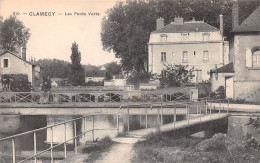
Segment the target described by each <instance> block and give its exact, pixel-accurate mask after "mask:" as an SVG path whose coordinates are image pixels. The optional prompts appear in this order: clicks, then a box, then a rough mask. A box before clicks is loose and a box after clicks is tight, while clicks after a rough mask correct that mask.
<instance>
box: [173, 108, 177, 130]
mask: <svg viewBox="0 0 260 163" xmlns="http://www.w3.org/2000/svg"><path fill="white" fill-rule="evenodd" d="M173 123H174V129H175V127H176V126H175V125H176V105H175V104H174V113H173Z"/></svg>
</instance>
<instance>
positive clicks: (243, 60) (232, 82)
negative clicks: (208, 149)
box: [212, 2, 260, 101]
mask: <svg viewBox="0 0 260 163" xmlns="http://www.w3.org/2000/svg"><path fill="white" fill-rule="evenodd" d="M238 14H239V12H238V4H237V3H236V2H234V4H233V8H232V21H233V22H232V25H233V27H232V28H233V29H232V31H231V32H232V33H233V39H232V41H231V43H230V56H232V64H230V65H225V66H223V67H221V68H219V69H216V70H213V71H212V91H215V90H216V89H217V87H218V86H221V85H222V86H224V87H225V88H226V89H225V90H226V97H227V98H234V99H245V100H247V101H259V99H260V23H258V22H259V19H260V7H258V8H257V9H256V10H255V11H254V12H253V13H252V14H251V15H249V17H247V18H246V19H245V20H244V21H243V22H242V23H241V24H240V25H239V24H238V20H239V15H238Z"/></svg>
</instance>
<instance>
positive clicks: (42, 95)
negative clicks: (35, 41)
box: [0, 90, 191, 104]
mask: <svg viewBox="0 0 260 163" xmlns="http://www.w3.org/2000/svg"><path fill="white" fill-rule="evenodd" d="M190 100H191V93H190V91H189V90H181V91H176V92H172V93H161V94H160V93H157V92H149V91H147V92H141V91H129V92H125V91H108V92H71V93H65V92H51V93H50V92H1V93H0V102H1V103H39V104H44V103H68V102H74V103H82V102H120V103H123V102H143V103H144V102H174V101H190Z"/></svg>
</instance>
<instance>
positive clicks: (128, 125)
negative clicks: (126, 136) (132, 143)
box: [127, 106, 130, 132]
mask: <svg viewBox="0 0 260 163" xmlns="http://www.w3.org/2000/svg"><path fill="white" fill-rule="evenodd" d="M127 131H128V132H129V131H130V117H129V107H128V106H127Z"/></svg>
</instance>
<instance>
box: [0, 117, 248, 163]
mask: <svg viewBox="0 0 260 163" xmlns="http://www.w3.org/2000/svg"><path fill="white" fill-rule="evenodd" d="M79 117H82V115H80V116H67V115H55V116H51V115H37V116H26V115H0V138H4V137H7V136H10V135H15V134H18V133H23V132H26V131H30V130H34V129H38V128H42V127H46V126H48V125H53V124H56V123H60V122H64V121H68V120H71V119H74V118H79ZM250 117H251V116H230V117H229V118H228V123H227V124H228V130H227V131H226V132H227V134H228V135H230V136H232V137H237V138H240V139H242V138H244V137H245V136H246V134H247V133H248V132H251V129H250V128H249V127H248V126H246V124H247V123H248V122H249V118H250ZM158 118H159V117H158V116H157V115H149V116H148V127H157V126H158V121H159V119H158ZM184 118H185V116H180V115H179V116H177V121H179V120H182V119H184ZM127 120H128V118H127V116H120V118H119V132H123V131H127V128H128V123H127ZM129 121H130V123H129V124H130V126H129V127H130V130H136V129H141V128H145V127H146V121H145V116H140V115H131V116H130V118H129ZM172 121H173V116H171V115H167V116H163V123H164V124H166V123H171V122H172ZM92 123H93V119H92V116H89V117H87V118H86V121H85V124H84V121H83V120H77V123H76V132H77V134H80V133H82V132H83V131H84V126H85V130H86V131H88V130H92V127H93V126H92V125H93V124H92ZM64 128H65V127H64V125H60V126H56V127H54V128H53V142H54V144H59V143H61V142H63V141H64V140H65V132H64V131H65V130H64ZM94 128H95V129H106V130H96V131H95V132H94V140H96V141H98V140H100V139H102V138H104V137H105V136H110V137H112V138H113V137H116V135H117V133H118V130H115V129H116V128H117V116H116V115H97V116H95V117H94ZM252 131H253V130H252ZM73 135H74V125H73V123H72V122H71V123H67V124H66V140H69V139H71V138H72V137H73ZM36 138H37V151H38V152H39V151H42V150H44V149H47V148H49V147H50V142H51V129H47V130H42V131H40V132H37V135H36ZM85 139H86V141H92V139H93V135H92V132H88V133H87V134H86V136H85ZM77 142H78V144H82V143H83V142H84V138H83V137H80V138H79V139H78V140H77ZM33 144H34V143H33V134H30V135H27V136H21V137H19V138H17V139H15V146H16V154H17V155H24V154H25V153H31V154H33V148H34V145H33ZM63 148H64V147H63V146H60V147H58V148H56V149H55V151H56V152H57V151H60V153H62V151H63ZM67 150H68V151H73V150H74V141H73V140H71V141H69V142H68V145H67ZM11 154H12V143H11V141H4V142H0V163H2V162H3V163H5V162H11V157H10V156H11ZM62 156H63V154H62ZM4 160H5V161H4ZM38 162H50V161H49V160H44V159H42V160H39V161H38ZM56 162H57V161H56Z"/></svg>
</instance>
